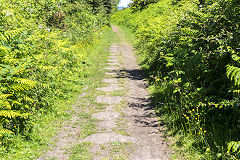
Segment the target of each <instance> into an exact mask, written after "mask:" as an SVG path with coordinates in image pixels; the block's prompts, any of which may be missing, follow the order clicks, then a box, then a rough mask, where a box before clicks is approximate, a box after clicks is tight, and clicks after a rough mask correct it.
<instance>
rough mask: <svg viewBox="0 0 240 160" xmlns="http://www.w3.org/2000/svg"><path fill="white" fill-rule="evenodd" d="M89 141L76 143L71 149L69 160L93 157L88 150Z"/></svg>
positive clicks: (86, 159)
mask: <svg viewBox="0 0 240 160" xmlns="http://www.w3.org/2000/svg"><path fill="white" fill-rule="evenodd" d="M91 146H92V144H91V143H88V142H83V143H79V144H78V145H76V146H75V147H74V148H73V149H72V151H71V156H70V158H69V159H70V160H91V159H92V158H93V156H92V154H91V152H89V149H90V147H91Z"/></svg>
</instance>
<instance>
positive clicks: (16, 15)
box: [0, 0, 116, 151]
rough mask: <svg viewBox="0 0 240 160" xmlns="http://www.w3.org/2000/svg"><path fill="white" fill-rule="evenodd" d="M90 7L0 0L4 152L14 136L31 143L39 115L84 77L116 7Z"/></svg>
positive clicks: (79, 0)
mask: <svg viewBox="0 0 240 160" xmlns="http://www.w3.org/2000/svg"><path fill="white" fill-rule="evenodd" d="M88 2H89V1H87V0H75V1H70V0H37V1H32V0H26V1H22V0H0V104H1V107H0V147H1V151H7V150H8V149H9V146H11V142H10V141H8V137H9V136H14V135H19V134H20V135H22V136H23V137H24V138H26V139H28V138H30V137H29V135H30V133H31V129H32V125H31V124H30V123H29V122H32V119H33V118H34V115H37V114H44V113H46V112H49V111H51V110H52V106H53V103H55V102H54V100H56V99H57V98H56V97H58V98H64V97H65V96H64V95H65V93H66V92H67V91H66V90H64V89H63V87H62V86H65V85H67V83H66V79H67V81H69V82H70V81H76V80H74V79H72V77H73V76H72V75H73V74H75V75H77V77H79V78H81V76H82V75H84V68H85V67H87V64H86V62H85V59H86V53H84V48H86V47H88V46H89V45H92V44H93V43H95V42H96V41H97V39H98V37H99V35H100V32H102V31H103V29H104V27H106V26H107V25H108V24H109V22H108V18H106V17H109V15H108V14H110V13H111V12H112V10H113V9H114V8H115V7H116V6H115V1H114V0H112V1H108V2H111V5H109V6H108V7H106V6H103V5H104V4H103V3H100V4H99V5H98V6H90V5H89V3H88ZM93 7H94V8H95V9H98V11H99V12H93ZM80 51H81V52H80ZM75 77H76V76H75ZM65 83H66V84H65ZM76 83H77V82H76Z"/></svg>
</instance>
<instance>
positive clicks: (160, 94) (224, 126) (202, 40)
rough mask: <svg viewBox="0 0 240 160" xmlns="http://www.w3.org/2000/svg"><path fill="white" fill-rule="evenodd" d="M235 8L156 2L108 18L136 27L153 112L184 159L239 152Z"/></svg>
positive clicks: (233, 4) (215, 2)
mask: <svg viewBox="0 0 240 160" xmlns="http://www.w3.org/2000/svg"><path fill="white" fill-rule="evenodd" d="M144 2H145V1H144ZM153 2H154V3H155V4H151V3H153ZM142 5H143V6H142ZM144 5H145V6H144ZM238 14H239V3H238V1H237V0H232V1H228V0H205V1H198V0H196V1H190V0H184V1H183V0H178V1H175V0H159V1H158V3H156V1H149V3H146V4H145V3H140V2H139V1H136V2H135V1H134V3H133V4H132V7H131V8H128V9H124V10H123V11H120V12H118V13H116V14H115V15H114V16H113V17H112V20H113V22H114V23H117V24H119V25H124V26H127V27H129V28H131V30H132V31H133V32H134V33H135V35H136V39H137V41H136V44H135V46H136V48H137V51H138V52H139V54H140V55H141V57H142V59H143V60H142V67H143V69H145V70H146V73H147V74H148V77H149V81H150V84H151V86H150V89H151V91H152V97H153V101H154V103H155V105H156V110H157V112H158V113H159V115H161V117H163V118H164V120H165V121H166V122H167V124H168V128H169V131H171V133H172V135H174V136H175V137H178V141H177V142H176V143H175V146H176V147H177V148H181V150H185V151H186V152H188V153H190V154H187V155H185V156H186V157H185V158H187V159H239V158H240V136H239V135H240V126H239V123H240V119H239V117H240V109H239V67H240V66H239V37H240V35H239V20H238V19H239V18H238ZM182 153H183V154H184V152H182Z"/></svg>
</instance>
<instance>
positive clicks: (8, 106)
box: [0, 100, 12, 109]
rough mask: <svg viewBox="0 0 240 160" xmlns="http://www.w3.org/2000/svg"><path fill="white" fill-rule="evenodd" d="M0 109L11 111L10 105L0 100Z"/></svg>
mask: <svg viewBox="0 0 240 160" xmlns="http://www.w3.org/2000/svg"><path fill="white" fill-rule="evenodd" d="M0 108H4V109H11V108H12V107H11V105H10V103H9V102H8V101H6V100H5V101H4V100H0Z"/></svg>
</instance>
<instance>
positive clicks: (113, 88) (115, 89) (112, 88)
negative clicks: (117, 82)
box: [96, 86, 124, 92]
mask: <svg viewBox="0 0 240 160" xmlns="http://www.w3.org/2000/svg"><path fill="white" fill-rule="evenodd" d="M123 89H124V88H123V87H119V86H110V87H102V88H96V90H100V91H104V92H113V91H118V90H123Z"/></svg>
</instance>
